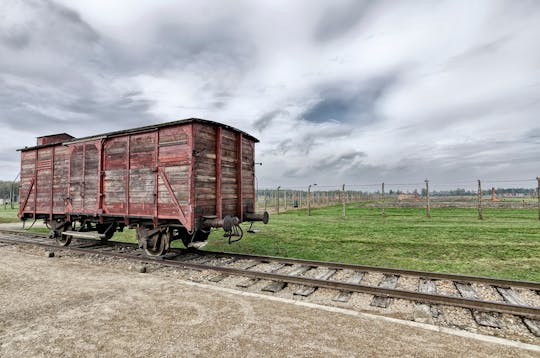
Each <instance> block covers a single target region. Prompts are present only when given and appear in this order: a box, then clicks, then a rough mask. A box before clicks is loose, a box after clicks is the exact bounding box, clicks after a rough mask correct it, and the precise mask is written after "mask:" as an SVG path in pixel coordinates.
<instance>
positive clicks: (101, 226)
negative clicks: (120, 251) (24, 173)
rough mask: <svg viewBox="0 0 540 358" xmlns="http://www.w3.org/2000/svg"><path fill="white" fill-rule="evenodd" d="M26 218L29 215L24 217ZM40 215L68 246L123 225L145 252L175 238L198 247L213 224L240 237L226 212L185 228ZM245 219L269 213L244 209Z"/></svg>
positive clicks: (156, 252)
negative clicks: (73, 240)
mask: <svg viewBox="0 0 540 358" xmlns="http://www.w3.org/2000/svg"><path fill="white" fill-rule="evenodd" d="M25 219H28V218H25ZM34 219H35V220H37V219H43V220H44V221H45V224H46V225H47V227H48V228H49V237H50V238H51V239H55V240H56V242H57V243H58V245H60V246H68V245H69V244H70V243H71V240H72V239H73V238H77V237H80V238H92V239H99V240H101V241H103V242H106V241H108V240H110V239H111V238H112V237H113V236H114V233H115V232H117V231H118V232H122V231H124V229H125V228H126V227H128V228H130V229H135V232H136V237H137V242H138V244H139V248H141V249H144V251H145V253H146V254H147V255H148V256H151V257H156V256H163V255H165V254H166V253H167V252H168V251H169V249H170V248H171V243H172V242H173V241H175V240H180V241H182V243H183V245H184V246H185V247H187V248H195V249H198V248H201V247H203V246H205V245H206V243H207V240H208V236H209V235H210V232H211V229H212V228H223V230H224V234H223V236H224V237H225V238H228V241H229V243H232V242H235V241H239V240H241V239H242V237H243V234H244V232H243V229H242V228H241V227H240V220H239V219H238V217H233V216H225V217H224V218H223V219H219V218H217V217H216V216H206V217H202V218H201V219H200V220H199V221H198V223H197V225H196V228H195V229H194V230H193V231H188V230H187V229H186V228H185V227H184V226H183V225H181V224H180V223H179V222H178V221H175V220H160V221H158V222H157V224H156V223H155V222H154V221H153V220H151V219H146V218H131V219H130V220H129V221H128V220H125V219H124V218H119V217H91V216H85V215H80V216H75V215H70V216H56V217H53V220H50V217H40V216H39V215H38V216H36V217H35V218H34ZM244 219H245V220H244V221H249V222H250V223H251V224H253V223H254V222H256V221H262V222H263V223H264V224H267V223H268V219H269V216H268V213H267V212H264V213H263V214H255V213H247V214H245V216H244Z"/></svg>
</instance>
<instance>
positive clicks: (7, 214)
mask: <svg viewBox="0 0 540 358" xmlns="http://www.w3.org/2000/svg"><path fill="white" fill-rule="evenodd" d="M18 211H19V208H17V207H16V208H14V209H11V208H10V207H9V205H8V206H7V207H6V208H5V209H4V206H0V224H4V223H16V222H18V221H19V218H17V212H18Z"/></svg>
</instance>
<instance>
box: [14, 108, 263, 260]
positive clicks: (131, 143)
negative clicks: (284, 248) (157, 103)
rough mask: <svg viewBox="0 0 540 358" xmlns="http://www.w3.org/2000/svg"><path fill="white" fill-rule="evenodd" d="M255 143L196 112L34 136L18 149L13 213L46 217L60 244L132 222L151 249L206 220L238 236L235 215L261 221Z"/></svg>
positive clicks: (207, 225)
mask: <svg viewBox="0 0 540 358" xmlns="http://www.w3.org/2000/svg"><path fill="white" fill-rule="evenodd" d="M257 142H258V140H257V139H256V138H254V137H252V136H251V135H249V134H247V133H244V132H242V131H240V130H238V129H235V128H232V127H229V126H227V125H223V124H220V123H216V122H211V121H207V120H203V119H196V118H191V119H185V120H180V121H175V122H169V123H162V124H157V125H152V126H146V127H140V128H134V129H129V130H124V131H117V132H111V133H105V134H101V135H95V136H90V137H85V138H78V139H77V138H73V137H71V136H70V135H68V134H65V133H62V134H56V135H51V136H45V137H39V138H38V142H37V146H34V147H31V148H28V147H26V148H24V149H19V150H20V151H21V181H20V189H19V190H20V195H19V197H20V199H19V200H20V207H19V218H20V219H21V220H27V219H34V220H36V219H43V220H45V222H46V223H47V224H48V225H49V227H50V229H51V234H50V235H51V237H53V238H55V239H56V240H57V242H58V243H59V244H60V245H68V244H69V243H70V241H71V238H72V237H77V236H79V237H85V236H89V233H88V232H89V231H97V235H98V237H99V238H101V239H102V240H108V239H110V238H111V237H112V235H113V234H114V233H115V232H116V231H122V230H123V229H124V227H126V226H128V227H132V228H133V227H134V228H136V229H137V230H136V232H137V239H138V242H139V246H140V247H141V248H144V249H145V250H146V252H147V254H149V255H153V256H156V255H163V254H165V253H166V252H167V251H168V249H169V247H170V243H171V241H173V240H177V239H179V240H182V241H183V243H184V244H185V245H186V246H187V247H200V246H202V245H203V244H204V243H205V242H206V239H207V238H208V235H209V233H210V229H211V228H212V227H223V229H224V230H225V234H226V236H228V237H229V242H230V241H231V238H232V237H233V236H237V237H238V236H239V237H240V238H241V236H242V234H243V232H242V229H241V228H240V226H239V224H240V223H241V222H243V221H250V222H253V221H263V222H264V223H267V222H268V214H267V213H266V212H265V213H264V214H256V213H255V172H254V154H255V152H254V148H255V143H257ZM94 235H95V234H94ZM235 239H239V238H235Z"/></svg>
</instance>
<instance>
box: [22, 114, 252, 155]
mask: <svg viewBox="0 0 540 358" xmlns="http://www.w3.org/2000/svg"><path fill="white" fill-rule="evenodd" d="M187 123H203V124H209V125H214V126H219V127H223V128H227V129H230V130H232V131H234V132H237V133H242V134H243V135H244V137H246V138H248V139H251V140H252V141H254V142H255V143H258V142H259V140H258V139H257V138H255V137H253V136H252V135H250V134H248V133H246V132H243V131H241V130H239V129H237V128H234V127H231V126H228V125H226V124H223V123H219V122H214V121H209V120H206V119H201V118H187V119H181V120H178V121H172V122H165V123H156V124H152V125H148V126H143V127H137V128H131V129H124V130H120V131H114V132H108V133H102V134H96V135H91V136H88V137H81V138H73V139H71V140H67V141H64V142H61V143H63V144H67V143H72V142H79V141H85V140H91V139H98V138H109V137H117V136H122V135H126V134H133V133H141V132H149V131H153V130H156V129H159V128H163V127H171V126H175V125H179V124H187ZM42 137H46V136H42ZM58 144H60V143H51V144H44V145H37V146H32V147H24V148H21V149H17V150H18V151H25V150H31V149H37V148H44V147H50V146H53V145H58Z"/></svg>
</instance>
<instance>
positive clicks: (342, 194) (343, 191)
mask: <svg viewBox="0 0 540 358" xmlns="http://www.w3.org/2000/svg"><path fill="white" fill-rule="evenodd" d="M341 216H343V217H345V216H346V208H345V184H343V185H342V186H341Z"/></svg>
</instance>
